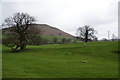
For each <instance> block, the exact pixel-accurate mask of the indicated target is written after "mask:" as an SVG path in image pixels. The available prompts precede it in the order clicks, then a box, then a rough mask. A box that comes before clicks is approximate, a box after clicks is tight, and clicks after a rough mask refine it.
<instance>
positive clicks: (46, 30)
mask: <svg viewBox="0 0 120 80" xmlns="http://www.w3.org/2000/svg"><path fill="white" fill-rule="evenodd" d="M30 27H37V29H38V30H40V31H41V35H47V36H66V37H71V38H73V37H74V36H73V35H71V34H69V33H66V32H64V31H62V30H60V29H58V28H55V27H52V26H49V25H47V24H32V25H30ZM2 32H3V34H6V33H10V31H9V29H8V28H4V29H2Z"/></svg>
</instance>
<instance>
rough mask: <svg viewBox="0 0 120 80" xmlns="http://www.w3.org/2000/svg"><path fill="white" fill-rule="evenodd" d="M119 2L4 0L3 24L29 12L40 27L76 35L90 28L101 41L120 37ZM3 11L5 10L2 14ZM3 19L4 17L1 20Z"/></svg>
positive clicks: (111, 0)
mask: <svg viewBox="0 0 120 80" xmlns="http://www.w3.org/2000/svg"><path fill="white" fill-rule="evenodd" d="M118 1H119V0H2V5H1V4H0V5H1V6H0V8H1V7H2V21H3V20H4V19H5V18H6V17H8V16H12V15H13V14H14V13H16V12H26V13H29V14H30V15H32V16H34V17H36V18H37V20H38V23H39V24H48V25H51V26H53V27H57V28H59V29H61V30H63V31H65V32H68V33H70V34H72V35H76V29H77V28H78V27H82V26H84V25H90V26H91V27H93V28H95V29H96V30H97V36H98V38H99V39H101V38H108V31H110V37H111V36H112V34H115V35H116V36H118ZM0 11H1V10H0ZM0 17H1V16H0Z"/></svg>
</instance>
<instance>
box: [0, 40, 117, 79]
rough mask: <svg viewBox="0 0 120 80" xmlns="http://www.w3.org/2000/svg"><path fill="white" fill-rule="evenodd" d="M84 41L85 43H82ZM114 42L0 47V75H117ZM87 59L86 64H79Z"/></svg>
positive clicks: (96, 76)
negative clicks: (19, 48)
mask: <svg viewBox="0 0 120 80" xmlns="http://www.w3.org/2000/svg"><path fill="white" fill-rule="evenodd" d="M85 44H86V45H85ZM117 52H118V42H117V41H116V42H115V41H114V42H112V41H111V42H88V43H84V42H80V43H74V44H73V43H72V44H49V45H41V46H30V45H29V46H27V50H26V51H24V52H19V53H11V52H10V49H9V48H7V47H5V46H3V47H2V61H3V65H2V67H3V69H2V70H3V73H2V76H3V78H117V77H118V53H117ZM81 60H87V61H88V62H87V63H81Z"/></svg>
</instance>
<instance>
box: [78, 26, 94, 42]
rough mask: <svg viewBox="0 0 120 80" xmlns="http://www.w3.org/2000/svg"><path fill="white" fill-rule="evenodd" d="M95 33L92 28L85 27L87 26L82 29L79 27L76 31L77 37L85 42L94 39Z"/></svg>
mask: <svg viewBox="0 0 120 80" xmlns="http://www.w3.org/2000/svg"><path fill="white" fill-rule="evenodd" d="M95 32H96V31H95V30H94V28H92V27H90V26H87V25H85V26H83V27H79V28H78V29H77V35H78V37H79V38H80V39H81V40H83V41H85V42H88V40H91V39H93V38H94V37H95V35H94V34H95Z"/></svg>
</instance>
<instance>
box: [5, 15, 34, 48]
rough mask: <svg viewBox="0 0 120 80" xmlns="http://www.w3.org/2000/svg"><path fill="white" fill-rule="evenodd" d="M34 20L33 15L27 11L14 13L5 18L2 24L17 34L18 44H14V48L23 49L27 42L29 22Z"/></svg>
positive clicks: (31, 22)
mask: <svg viewBox="0 0 120 80" xmlns="http://www.w3.org/2000/svg"><path fill="white" fill-rule="evenodd" d="M34 22H36V19H35V18H34V17H33V16H30V15H29V14H27V13H15V14H14V15H13V16H11V17H8V18H6V19H5V22H4V23H3V24H4V26H8V27H10V30H11V32H12V33H14V34H16V35H18V38H17V39H18V40H19V45H16V48H15V49H16V50H17V49H18V48H20V50H25V48H26V42H27V36H28V33H27V30H28V27H29V25H30V24H33V23H34Z"/></svg>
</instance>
